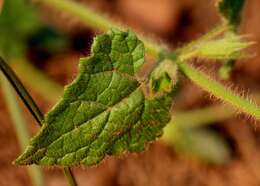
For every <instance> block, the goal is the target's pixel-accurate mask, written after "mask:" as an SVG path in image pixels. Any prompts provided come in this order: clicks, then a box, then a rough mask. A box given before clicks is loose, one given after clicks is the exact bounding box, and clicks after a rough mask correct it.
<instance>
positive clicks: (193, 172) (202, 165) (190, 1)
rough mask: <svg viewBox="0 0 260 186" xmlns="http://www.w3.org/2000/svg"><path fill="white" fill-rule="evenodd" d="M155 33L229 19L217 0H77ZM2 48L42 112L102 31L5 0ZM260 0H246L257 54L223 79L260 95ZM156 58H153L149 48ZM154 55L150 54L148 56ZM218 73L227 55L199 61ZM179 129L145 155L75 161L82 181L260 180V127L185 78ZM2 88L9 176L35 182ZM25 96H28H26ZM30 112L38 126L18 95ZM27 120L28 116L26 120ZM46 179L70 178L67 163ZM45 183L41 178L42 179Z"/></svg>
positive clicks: (14, 183)
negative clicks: (18, 162)
mask: <svg viewBox="0 0 260 186" xmlns="http://www.w3.org/2000/svg"><path fill="white" fill-rule="evenodd" d="M75 1H76V2H77V3H80V4H82V6H86V7H90V8H91V9H93V10H96V11H97V12H101V13H102V14H104V15H106V16H107V17H109V18H112V19H113V20H116V21H118V22H119V23H123V24H125V25H129V26H130V27H132V28H134V29H135V30H137V31H138V32H140V33H142V34H143V35H145V36H147V37H151V38H153V39H155V40H157V41H158V42H163V43H167V44H168V45H169V46H170V47H172V48H176V47H180V46H182V45H183V44H184V43H187V42H189V41H192V40H194V39H196V38H198V37H200V36H201V35H202V34H203V33H206V32H207V31H209V30H210V29H211V28H213V27H214V26H216V25H217V24H218V23H220V21H221V20H220V18H219V16H218V13H217V11H216V8H215V0H196V1H194V0H182V1H180V0H95V1H93V0H75ZM1 5H3V7H2V8H0V10H1V9H2V12H1V14H0V54H1V55H2V56H5V58H6V59H7V61H8V63H9V65H11V66H12V68H13V69H14V71H15V72H16V73H17V75H18V76H19V77H20V79H21V81H22V82H23V83H24V84H25V87H26V88H27V89H28V90H29V91H30V93H31V94H32V96H33V98H34V99H35V101H36V102H37V104H38V105H39V107H40V108H41V110H42V111H43V112H47V111H48V110H49V109H50V108H51V107H52V106H53V105H54V104H55V102H56V101H57V99H58V98H59V97H60V96H61V95H62V91H63V88H62V85H66V84H68V83H69V82H71V81H72V79H73V78H74V77H75V75H76V73H77V65H78V61H79V58H80V57H84V56H87V55H88V54H89V51H90V45H91V43H92V40H93V37H94V36H95V35H96V34H98V33H99V32H97V31H96V30H93V29H91V28H88V27H86V26H84V24H83V23H81V21H80V20H79V19H77V18H73V17H71V16H70V15H67V14H66V12H61V11H57V10H56V9H54V8H52V7H50V6H46V5H44V4H40V3H37V1H32V2H31V1H26V0H5V1H4V2H3V0H0V7H1ZM259 8H260V1H259V0H247V1H246V6H245V8H244V11H243V19H242V23H241V27H240V29H239V32H240V33H242V34H245V35H249V37H250V39H251V40H253V41H255V42H256V44H255V45H253V46H252V47H251V48H250V49H249V50H248V51H249V52H250V53H251V54H253V55H254V57H252V58H250V59H248V60H242V61H237V62H236V63H235V66H234V68H233V69H232V71H231V74H230V77H229V78H228V79H225V80H221V81H222V82H223V83H224V84H226V85H227V86H229V87H232V88H234V90H235V91H237V92H238V93H241V92H242V90H244V92H243V93H245V94H246V95H249V94H250V95H253V97H254V99H255V101H256V102H258V103H260V102H259V101H260V73H259V72H260V62H259V60H260V58H259V57H260V56H259V54H260V45H259V42H260V27H259V20H260V14H258V13H257V12H258V11H259ZM147 61H148V63H147V64H148V66H149V64H150V63H152V62H154V60H153V59H150V58H149V56H147ZM149 62H150V63H149ZM192 63H194V65H195V66H197V67H198V68H200V69H206V70H205V71H206V72H207V73H209V74H210V75H211V76H213V77H216V78H218V69H219V68H220V67H221V63H219V62H215V61H213V62H212V61H197V60H194V61H192ZM181 83H182V86H181V90H180V92H179V94H178V96H177V98H176V100H175V103H174V108H173V113H174V114H173V120H172V122H171V124H170V125H169V127H168V128H167V129H166V130H167V131H166V132H167V134H169V133H170V134H171V136H172V137H171V138H170V139H169V138H167V139H165V138H163V140H158V141H157V142H155V143H153V144H151V145H150V146H149V147H148V148H147V150H146V151H145V152H143V153H141V154H126V155H123V156H122V157H119V158H118V157H109V158H106V160H105V161H103V162H102V163H101V165H99V166H97V167H91V168H86V167H77V168H73V171H74V174H75V175H76V179H77V180H78V182H79V185H80V186H104V185H106V186H110V185H111V186H148V185H149V186H161V185H163V186H172V185H174V186H202V185H205V186H231V185H236V186H258V185H260V127H259V123H257V122H255V121H253V120H250V118H248V117H246V116H243V115H237V114H236V112H235V111H233V110H231V109H230V108H229V107H224V106H221V103H220V102H218V101H217V100H215V99H214V98H212V97H211V96H210V95H208V94H207V93H206V92H204V91H202V90H201V89H200V88H198V87H197V86H195V85H194V84H193V83H191V82H190V81H189V80H188V79H186V78H184V77H182V80H181ZM4 84H5V83H4V82H3V81H1V83H0V85H1V90H3V91H0V97H1V99H0V123H1V125H0V185H1V186H29V185H35V184H33V181H32V179H31V176H30V174H29V172H28V168H27V167H17V166H14V165H13V164H12V161H13V160H14V159H15V158H16V157H17V156H18V155H19V154H20V153H21V151H22V149H23V148H24V147H23V146H24V144H23V143H21V140H20V138H19V135H17V132H16V131H18V133H19V128H17V126H16V125H14V123H15V119H14V116H13V115H11V109H10V108H9V107H8V101H7V97H8V95H7V96H6V94H8V93H6V92H7V91H6V90H7V87H6V86H4ZM17 100H19V99H17ZM19 106H20V107H21V108H22V109H21V113H20V114H21V115H22V116H23V118H24V123H25V124H26V127H27V128H28V130H29V135H30V136H32V135H34V134H35V133H36V132H37V131H38V130H39V127H38V126H37V124H36V121H35V120H34V118H33V117H32V116H31V115H30V113H29V112H28V111H27V109H26V108H25V107H24V106H23V104H22V103H21V102H20V101H19ZM17 107H18V106H17ZM18 123H19V122H18ZM41 171H42V172H43V177H44V185H47V186H65V185H66V180H65V178H64V176H63V174H62V172H61V170H60V169H59V168H44V169H42V170H41ZM38 186H39V185H38Z"/></svg>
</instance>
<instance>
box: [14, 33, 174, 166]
mask: <svg viewBox="0 0 260 186" xmlns="http://www.w3.org/2000/svg"><path fill="white" fill-rule="evenodd" d="M143 62H144V46H143V43H142V42H141V41H139V40H138V39H137V37H136V36H135V35H134V34H133V33H131V32H121V31H118V30H111V31H110V32H108V33H107V34H103V35H100V36H98V37H96V38H95V40H94V43H93V45H92V49H91V56H90V57H88V58H83V59H81V60H80V64H79V75H78V76H77V78H76V79H75V80H74V81H73V82H72V83H71V84H70V85H68V86H67V87H66V88H65V91H64V96H63V97H62V99H61V100H60V101H59V103H58V104H57V105H56V106H55V107H54V108H53V109H52V110H51V111H50V112H49V113H48V114H47V115H46V117H45V120H44V121H43V127H42V128H41V130H40V132H39V133H38V134H37V135H36V136H35V137H34V138H32V140H31V141H30V144H29V146H28V147H27V149H26V151H25V152H24V153H23V154H22V155H21V156H20V157H19V158H18V159H17V160H16V161H15V163H16V164H18V165H30V164H38V165H62V166H72V165H80V164H81V165H95V164H98V163H99V162H100V161H101V160H103V159H104V157H105V156H106V155H119V154H121V153H123V152H125V151H129V152H139V151H142V150H144V148H145V144H146V143H147V142H150V141H152V140H155V139H156V137H158V136H160V135H161V133H162V128H163V127H164V126H165V125H166V124H167V123H168V121H169V120H170V114H169V109H170V107H171V101H172V94H165V95H163V96H162V95H161V96H160V97H159V96H158V97H153V98H149V99H148V98H146V97H145V95H144V91H143V90H142V86H143V84H142V83H141V82H139V81H138V80H137V79H136V77H135V72H136V71H137V70H138V68H139V67H140V66H141V65H142V63H143Z"/></svg>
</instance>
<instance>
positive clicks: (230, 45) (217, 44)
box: [193, 32, 253, 60]
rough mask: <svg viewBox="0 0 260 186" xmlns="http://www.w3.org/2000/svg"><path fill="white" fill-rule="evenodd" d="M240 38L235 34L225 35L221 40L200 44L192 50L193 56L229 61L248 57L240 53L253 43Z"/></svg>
mask: <svg viewBox="0 0 260 186" xmlns="http://www.w3.org/2000/svg"><path fill="white" fill-rule="evenodd" d="M243 39H244V38H243V37H242V36H239V35H237V34H235V33H232V32H230V33H226V34H225V35H224V37H223V38H220V39H215V40H210V41H207V42H204V43H201V45H200V46H198V47H197V48H196V49H195V50H194V52H193V53H194V54H193V55H194V56H196V57H198V58H202V59H217V60H231V59H238V58H245V57H248V56H247V55H246V54H244V53H243V52H241V51H242V50H243V49H245V48H247V47H249V46H251V45H252V44H253V42H247V41H244V40H243Z"/></svg>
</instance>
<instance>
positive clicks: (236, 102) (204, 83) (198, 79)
mask: <svg viewBox="0 0 260 186" xmlns="http://www.w3.org/2000/svg"><path fill="white" fill-rule="evenodd" d="M177 64H178V66H179V68H180V70H181V71H182V72H183V73H184V74H185V75H186V76H187V77H188V78H189V79H191V80H192V81H193V82H194V83H195V84H197V85H198V86H200V87H201V88H202V89H204V90H206V91H207V92H209V93H211V94H212V95H214V96H215V97H217V98H219V99H221V100H223V101H226V102H227V103H229V104H231V105H232V106H234V107H235V108H237V109H238V110H239V111H242V112H244V113H247V114H249V115H251V116H253V117H255V118H256V119H260V108H259V107H258V106H257V105H256V104H254V103H253V102H252V101H250V100H247V99H243V98H242V97H240V96H238V95H236V94H234V93H233V92H232V91H231V90H230V89H228V88H227V87H224V86H223V85H221V84H220V83H218V82H217V81H214V80H213V79H211V78H209V77H208V76H207V75H206V74H204V73H202V72H200V71H198V70H196V69H195V68H193V67H192V66H190V65H188V64H187V63H184V62H177Z"/></svg>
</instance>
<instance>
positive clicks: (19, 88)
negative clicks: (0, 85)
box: [0, 57, 43, 125]
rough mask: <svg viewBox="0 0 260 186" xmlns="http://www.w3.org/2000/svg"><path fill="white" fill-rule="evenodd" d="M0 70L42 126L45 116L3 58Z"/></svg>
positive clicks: (0, 59) (0, 60)
mask: <svg viewBox="0 0 260 186" xmlns="http://www.w3.org/2000/svg"><path fill="white" fill-rule="evenodd" d="M0 69H1V71H2V72H3V73H4V75H5V76H6V78H7V79H8V81H9V82H10V83H11V85H12V86H13V87H14V89H15V90H16V92H17V93H18V95H19V96H20V98H21V99H22V101H23V102H24V104H25V105H26V106H27V108H28V109H29V111H30V112H31V114H32V115H33V116H34V118H35V119H36V120H37V122H38V123H39V125H41V122H42V120H43V115H42V113H41V111H40V109H39V108H38V107H37V105H36V104H35V102H34V101H33V99H32V97H31V96H30V94H29V93H28V92H27V90H26V89H25V88H24V86H23V84H22V83H21V81H20V80H19V79H18V77H17V76H16V75H15V73H14V72H13V70H12V69H11V68H10V67H9V66H8V65H7V63H6V62H5V61H4V60H3V59H2V58H1V57H0Z"/></svg>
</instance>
